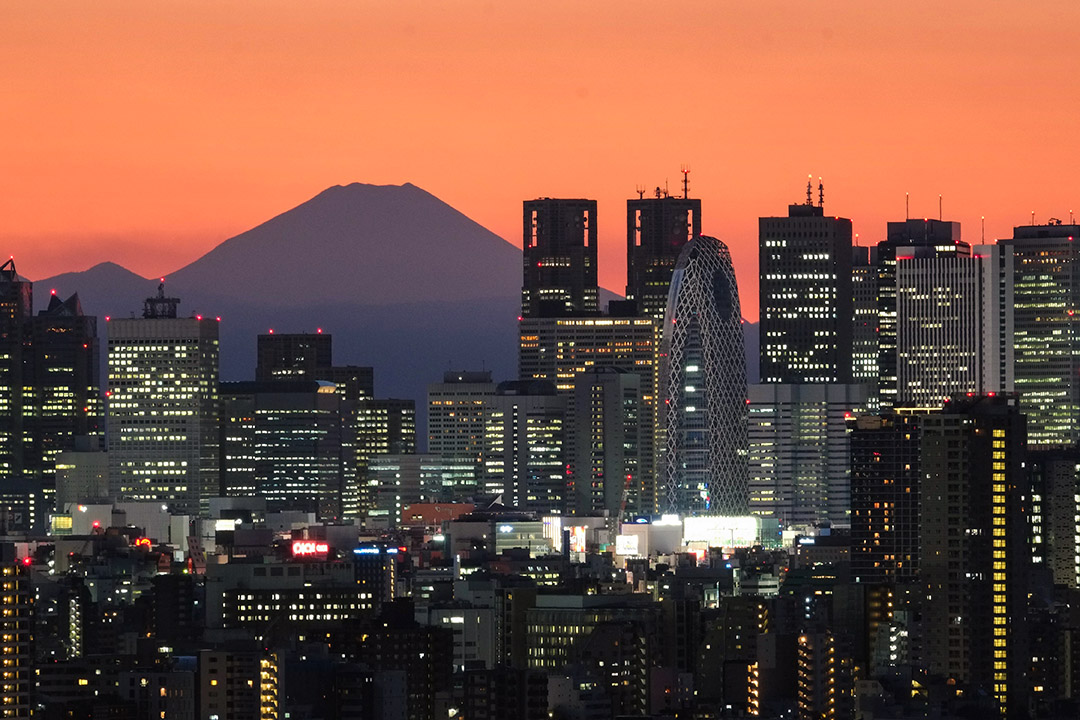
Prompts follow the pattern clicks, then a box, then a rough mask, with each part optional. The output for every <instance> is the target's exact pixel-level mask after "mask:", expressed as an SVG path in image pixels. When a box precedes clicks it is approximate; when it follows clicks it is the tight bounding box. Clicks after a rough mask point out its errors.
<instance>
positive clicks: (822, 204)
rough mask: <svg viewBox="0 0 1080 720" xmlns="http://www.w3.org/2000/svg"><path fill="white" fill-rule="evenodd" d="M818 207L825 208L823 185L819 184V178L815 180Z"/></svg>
mask: <svg viewBox="0 0 1080 720" xmlns="http://www.w3.org/2000/svg"><path fill="white" fill-rule="evenodd" d="M817 191H818V207H820V208H823V207H825V183H823V182H821V176H818V179H817Z"/></svg>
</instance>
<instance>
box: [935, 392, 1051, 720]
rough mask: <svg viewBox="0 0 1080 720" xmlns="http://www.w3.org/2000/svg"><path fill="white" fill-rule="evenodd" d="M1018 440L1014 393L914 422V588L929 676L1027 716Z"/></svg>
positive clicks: (1025, 561)
mask: <svg viewBox="0 0 1080 720" xmlns="http://www.w3.org/2000/svg"><path fill="white" fill-rule="evenodd" d="M1026 446H1027V437H1026V432H1025V422H1024V416H1023V415H1022V414H1021V412H1020V407H1019V399H1018V398H1017V397H1016V395H1015V394H1008V395H996V396H994V397H989V396H974V397H970V398H968V397H963V396H955V397H954V398H953V399H952V401H951V402H950V403H948V404H947V405H946V407H945V409H944V410H942V411H940V412H935V413H931V414H929V415H926V416H925V417H923V418H922V443H921V448H920V450H921V458H920V459H921V474H922V488H921V497H922V502H921V507H920V524H919V535H920V539H921V545H920V558H919V563H920V566H919V580H920V584H921V585H922V586H923V587H924V589H925V593H926V596H925V598H924V600H925V602H924V603H923V608H922V628H923V638H922V640H923V650H924V653H925V657H924V660H925V662H926V665H927V667H928V669H929V671H930V672H931V673H934V674H938V675H940V676H942V677H946V678H953V679H954V681H955V682H956V683H957V684H958V685H959V686H960V687H961V688H966V689H967V690H970V691H971V692H973V693H979V692H982V693H985V694H987V695H988V696H990V697H993V698H994V699H995V700H996V701H997V704H998V709H999V714H1000V716H1002V717H1022V716H1026V711H1027V692H1028V688H1027V687H1026V682H1027V681H1026V676H1027V671H1028V669H1029V668H1030V662H1031V661H1030V658H1031V653H1030V651H1029V647H1028V634H1027V630H1028V628H1027V622H1026V613H1027V603H1028V593H1029V574H1030V565H1031V550H1030V545H1029V536H1028V518H1027V507H1026V506H1027V504H1028V498H1027V494H1028V492H1029V490H1028V479H1027V474H1026V470H1025V463H1026Z"/></svg>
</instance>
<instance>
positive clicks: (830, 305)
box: [758, 185, 853, 383]
mask: <svg viewBox="0 0 1080 720" xmlns="http://www.w3.org/2000/svg"><path fill="white" fill-rule="evenodd" d="M758 238H759V254H758V258H759V269H760V280H759V302H760V304H761V310H760V322H761V326H760V332H761V358H760V362H761V382H763V383H829V382H836V383H849V382H851V376H852V367H851V366H852V329H853V328H852V321H853V307H852V299H853V294H852V272H851V260H852V256H851V221H850V220H848V219H846V218H840V217H825V209H824V208H823V207H822V205H821V204H818V205H813V204H811V197H810V187H809V185H807V202H806V204H804V205H789V206H788V215H787V217H766V218H760V219H759V221H758Z"/></svg>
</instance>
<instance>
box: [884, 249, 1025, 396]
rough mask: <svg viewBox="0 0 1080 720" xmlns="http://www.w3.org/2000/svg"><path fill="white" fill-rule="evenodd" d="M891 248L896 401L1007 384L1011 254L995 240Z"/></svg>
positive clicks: (1000, 388) (988, 389)
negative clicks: (945, 251)
mask: <svg viewBox="0 0 1080 720" xmlns="http://www.w3.org/2000/svg"><path fill="white" fill-rule="evenodd" d="M924 250H925V249H924V248H914V247H912V248H897V255H896V259H897V262H896V325H897V329H896V335H897V400H898V402H900V403H904V404H909V405H916V406H919V407H929V408H937V407H941V406H942V405H943V404H944V401H945V399H946V398H948V397H949V396H950V395H953V394H955V393H968V392H1002V391H1006V390H1011V389H1012V387H1011V386H1012V342H1011V335H1012V331H1011V326H1012V322H1011V321H1012V303H1011V301H1009V298H1008V294H1009V288H1010V286H1011V283H1009V282H1006V280H1007V279H1009V278H1011V277H1012V255H1011V253H1007V252H1006V253H1003V252H1002V250H1003V248H1001V247H998V246H997V245H979V246H976V247H975V248H973V249H972V250H973V251H972V252H968V248H967V246H966V245H964V244H960V245H958V251H957V252H956V253H955V254H950V255H941V254H938V255H937V256H934V255H932V254H931V253H929V252H923V251H924Z"/></svg>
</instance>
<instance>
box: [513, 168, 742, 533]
mask: <svg viewBox="0 0 1080 720" xmlns="http://www.w3.org/2000/svg"><path fill="white" fill-rule="evenodd" d="M626 227H627V284H626V299H625V300H612V301H611V302H609V303H608V308H607V312H606V313H602V312H601V308H600V305H601V302H600V295H599V288H598V284H597V224H596V202H595V201H593V200H581V199H573V200H570V199H551V198H541V199H538V200H531V201H526V202H525V204H524V237H523V249H524V258H523V262H524V283H523V286H522V312H521V319H520V330H521V344H520V355H519V372H520V375H521V377H522V378H523V379H527V380H540V381H549V382H550V383H552V384H553V385H554V391H555V392H556V393H561V394H564V395H566V396H567V397H568V399H569V401H570V404H571V405H572V406H573V407H572V408H571V412H570V413H569V416H570V417H572V418H574V420H573V423H572V426H571V427H570V428H569V430H570V432H569V433H568V435H569V436H570V438H569V439H570V443H569V445H570V447H572V448H573V451H572V453H571V455H572V457H571V458H570V462H569V463H568V464H567V468H566V469H567V475H568V477H567V478H566V479H567V483H566V485H567V487H569V488H570V490H571V494H572V495H573V496H574V503H573V506H574V508H575V509H576V510H577V511H578V512H583V511H584V512H596V511H601V510H606V511H608V512H609V513H610V514H612V515H622V514H624V513H626V512H637V513H642V514H652V513H656V512H661V513H677V514H683V515H689V514H693V515H707V514H711V515H746V514H747V511H748V498H749V493H748V482H749V475H748V471H747V407H746V356H745V351H744V343H743V327H742V314H741V311H740V307H739V290H738V285H737V282H736V279H735V271H734V267H733V266H732V261H731V254H730V252H729V251H728V248H727V246H726V245H724V243H722V242H720V241H719V240H716V239H715V238H711V237H707V236H702V235H701V201H700V200H697V199H691V198H689V197H687V194H686V193H685V191H684V194H683V196H682V197H674V196H671V195H669V194H668V193H666V192H664V191H661V190H659V189H657V191H656V193H655V197H650V198H645V197H643V194H642V197H639V198H638V199H636V200H629V201H628V202H627V220H626ZM615 384H617V385H618V386H620V387H621V388H623V390H622V391H621V392H615V393H611V392H608V393H605V392H604V390H603V388H604V386H605V385H606V386H612V385H615ZM627 389H629V392H628V391H627ZM605 399H606V401H605ZM613 445H614V446H616V447H612V446H613ZM525 504H526V505H528V504H529V503H527V502H526V503H525Z"/></svg>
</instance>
